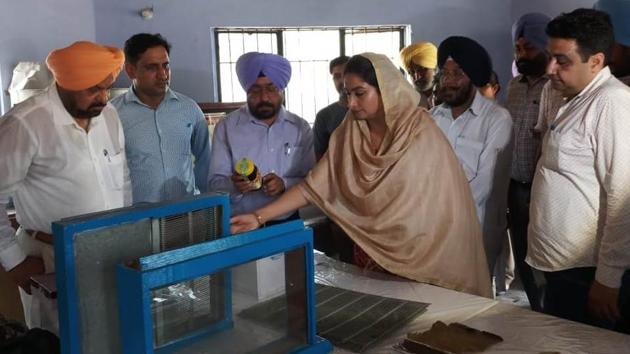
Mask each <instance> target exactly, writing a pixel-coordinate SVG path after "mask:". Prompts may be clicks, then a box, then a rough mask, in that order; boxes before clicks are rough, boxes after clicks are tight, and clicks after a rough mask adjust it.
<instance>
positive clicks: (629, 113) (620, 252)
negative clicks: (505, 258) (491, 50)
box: [526, 9, 630, 326]
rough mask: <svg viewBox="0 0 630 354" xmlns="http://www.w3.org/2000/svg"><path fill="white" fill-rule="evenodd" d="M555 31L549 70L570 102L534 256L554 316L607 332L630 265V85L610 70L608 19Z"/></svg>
mask: <svg viewBox="0 0 630 354" xmlns="http://www.w3.org/2000/svg"><path fill="white" fill-rule="evenodd" d="M547 34H548V35H549V37H550V41H549V44H548V45H547V50H548V52H549V53H550V54H551V57H552V59H551V63H550V65H549V66H548V69H547V73H548V74H549V76H550V79H551V84H552V86H553V87H554V89H556V90H559V91H561V92H562V94H563V96H564V97H566V100H567V101H566V103H564V105H562V106H561V107H560V109H559V111H558V113H557V114H556V115H555V116H554V117H553V119H552V120H551V122H550V124H549V130H548V131H547V133H546V134H545V137H544V139H543V148H542V156H541V158H540V160H539V162H538V167H537V170H536V174H535V176H534V182H533V187H532V201H531V206H530V224H529V230H528V242H529V243H528V254H527V259H526V260H527V262H528V263H529V264H530V265H531V266H532V267H534V268H536V269H539V270H541V271H543V272H545V278H546V280H547V289H546V292H545V301H544V305H543V310H544V311H545V312H547V313H549V314H552V315H555V316H560V317H564V318H567V319H570V320H574V321H580V322H586V323H590V324H594V325H602V326H608V324H606V323H605V322H602V321H608V323H610V322H613V321H615V320H617V319H619V316H620V314H619V308H618V297H619V295H618V294H619V287H620V285H621V278H622V275H623V273H624V271H625V270H627V269H629V268H630V234H629V232H630V139H629V138H628V137H629V136H630V119H628V118H629V117H630V88H628V87H627V86H625V85H624V84H623V83H621V82H620V81H619V80H618V79H616V78H615V77H614V76H612V75H611V73H610V70H609V68H608V66H606V61H607V59H608V58H607V57H606V55H608V54H606V53H607V51H608V48H609V45H610V44H611V43H612V41H613V36H612V28H611V26H610V22H609V20H608V17H607V16H606V15H605V14H603V13H601V12H599V11H596V10H587V9H579V10H575V11H574V12H571V13H569V14H564V15H561V16H559V17H557V18H555V19H554V20H552V21H551V22H550V23H549V25H548V26H547ZM592 38H596V40H595V41H592ZM585 53H586V54H585Z"/></svg>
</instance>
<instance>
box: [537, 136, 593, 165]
mask: <svg viewBox="0 0 630 354" xmlns="http://www.w3.org/2000/svg"><path fill="white" fill-rule="evenodd" d="M580 136H581V135H578V134H577V133H576V134H573V133H571V132H567V133H564V134H559V133H558V132H555V131H553V130H552V131H550V134H549V140H548V141H547V145H546V146H545V149H546V151H545V152H544V155H545V166H546V167H548V168H549V169H552V170H555V171H561V172H572V171H573V172H575V171H576V167H577V166H592V165H593V161H594V155H593V150H592V148H591V147H590V146H589V145H584V142H583V141H582V139H581V138H580Z"/></svg>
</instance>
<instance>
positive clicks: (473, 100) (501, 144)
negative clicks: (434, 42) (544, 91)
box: [431, 36, 512, 275]
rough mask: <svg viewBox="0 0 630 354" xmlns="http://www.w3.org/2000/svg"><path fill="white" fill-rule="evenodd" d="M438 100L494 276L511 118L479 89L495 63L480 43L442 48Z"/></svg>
mask: <svg viewBox="0 0 630 354" xmlns="http://www.w3.org/2000/svg"><path fill="white" fill-rule="evenodd" d="M438 67H439V68H440V75H441V77H440V93H439V95H440V97H441V98H442V100H443V101H444V102H443V103H442V104H441V105H439V106H436V107H434V108H433V109H432V110H431V114H432V116H433V118H434V119H435V122H436V123H437V125H438V126H439V127H440V129H442V132H444V135H445V136H446V137H447V139H448V141H449V142H450V143H451V146H453V150H455V155H457V157H458V158H459V161H460V162H461V164H462V167H463V169H464V172H465V173H466V177H467V178H468V183H469V184H470V190H471V192H472V194H473V198H474V199H475V203H476V204H477V214H478V215H477V216H478V217H479V222H480V223H481V227H482V231H483V241H484V248H485V251H486V257H487V260H488V270H489V272H490V274H491V275H492V274H493V273H494V267H495V263H496V260H497V258H498V256H499V254H500V253H501V250H502V248H503V242H505V240H506V238H507V235H506V234H505V228H506V224H507V219H506V211H507V188H508V182H509V178H510V176H509V172H510V166H511V163H510V161H511V157H512V119H511V118H510V113H509V112H508V111H507V110H506V109H505V108H502V107H501V106H499V105H498V104H497V103H496V102H494V101H491V100H488V99H487V98H485V97H483V96H481V94H480V93H479V92H478V90H477V88H479V87H483V86H485V85H486V84H487V83H488V82H489V81H490V75H491V73H492V61H491V59H490V56H489V55H488V52H486V50H485V49H484V48H483V47H482V46H481V45H480V44H479V43H477V42H476V41H474V40H472V39H470V38H467V37H460V36H453V37H449V38H447V39H446V40H444V41H443V42H442V43H441V44H440V46H439V48H438Z"/></svg>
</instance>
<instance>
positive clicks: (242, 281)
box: [154, 248, 307, 354]
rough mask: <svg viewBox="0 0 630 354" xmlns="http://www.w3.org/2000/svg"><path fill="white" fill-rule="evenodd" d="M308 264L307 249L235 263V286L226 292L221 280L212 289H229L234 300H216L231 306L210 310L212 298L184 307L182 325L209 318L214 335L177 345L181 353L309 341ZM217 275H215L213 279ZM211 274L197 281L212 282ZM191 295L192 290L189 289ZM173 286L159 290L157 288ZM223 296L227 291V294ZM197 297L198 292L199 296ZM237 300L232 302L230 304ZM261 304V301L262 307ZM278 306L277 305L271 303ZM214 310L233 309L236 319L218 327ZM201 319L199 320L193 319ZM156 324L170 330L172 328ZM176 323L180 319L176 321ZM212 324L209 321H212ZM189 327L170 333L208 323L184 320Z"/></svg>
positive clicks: (284, 348) (284, 347) (280, 347)
mask: <svg viewBox="0 0 630 354" xmlns="http://www.w3.org/2000/svg"><path fill="white" fill-rule="evenodd" d="M305 274H306V269H305V260H304V249H303V248H300V249H298V250H295V251H290V252H286V253H284V254H281V255H275V256H273V257H269V258H265V259H260V260H256V261H253V262H249V263H246V264H242V265H239V266H238V267H235V268H232V287H231V289H229V290H231V291H227V292H225V290H226V289H224V288H222V285H221V284H223V283H222V282H220V281H218V282H216V283H214V284H213V285H211V286H214V288H213V290H212V293H215V294H225V296H229V299H230V300H231V301H217V302H215V304H221V306H229V307H228V308H227V310H228V311H225V310H226V309H225V308H220V307H216V308H214V312H213V311H212V310H211V311H208V308H209V307H208V306H207V304H208V302H206V303H203V305H201V306H197V307H195V306H190V305H189V307H187V308H185V309H184V310H183V311H180V313H179V316H178V319H179V321H180V322H179V326H182V324H183V323H191V322H195V321H197V322H196V324H201V323H205V326H206V330H207V331H208V335H205V336H201V337H200V339H199V340H197V341H193V342H191V343H190V344H188V343H187V344H186V345H185V347H180V348H178V349H175V350H174V351H173V353H178V354H192V353H195V354H206V353H207V354H210V353H234V354H240V353H266V354H275V353H278V354H280V353H288V352H292V351H295V350H296V349H299V348H301V347H304V346H306V345H307V321H306V314H307V310H306V278H305ZM212 278H216V275H211V276H210V279H212ZM207 279H208V277H207V276H206V277H202V278H199V279H195V280H194V281H193V282H194V283H196V282H199V283H205V284H207V281H208V280H207ZM184 290H185V291H187V294H190V291H189V290H190V289H186V288H184ZM160 291H161V292H166V293H167V294H169V293H172V292H173V291H171V290H169V287H165V288H162V289H159V290H158V289H156V290H155V291H154V294H155V293H156V292H160ZM222 296H223V295H222ZM195 297H197V296H196V295H195ZM196 302H199V300H197V299H192V297H190V296H188V298H186V299H185V300H182V301H180V303H185V304H190V303H196ZM230 304H231V305H230ZM257 305H259V306H257ZM271 305H273V306H271ZM213 314H231V316H230V317H228V319H231V320H232V321H233V323H232V325H231V326H223V327H217V328H216V329H217V330H216V331H214V330H213V327H212V323H213V321H215V322H214V323H218V322H217V321H218V320H220V319H219V318H218V317H216V316H215V317H213ZM193 319H195V320H193ZM156 325H157V327H154V329H157V330H162V331H163V332H168V331H166V328H165V327H164V328H161V329H160V328H158V327H159V324H156ZM172 325H175V323H172ZM208 325H209V326H208ZM183 327H186V330H181V328H180V329H178V334H177V335H174V336H171V333H172V332H171V333H169V336H170V337H171V339H175V340H176V339H177V338H176V337H179V338H184V337H186V336H187V335H189V334H192V333H193V332H195V331H197V333H199V331H198V330H199V329H201V327H203V326H199V327H195V326H189V325H188V324H186V325H184V326H183Z"/></svg>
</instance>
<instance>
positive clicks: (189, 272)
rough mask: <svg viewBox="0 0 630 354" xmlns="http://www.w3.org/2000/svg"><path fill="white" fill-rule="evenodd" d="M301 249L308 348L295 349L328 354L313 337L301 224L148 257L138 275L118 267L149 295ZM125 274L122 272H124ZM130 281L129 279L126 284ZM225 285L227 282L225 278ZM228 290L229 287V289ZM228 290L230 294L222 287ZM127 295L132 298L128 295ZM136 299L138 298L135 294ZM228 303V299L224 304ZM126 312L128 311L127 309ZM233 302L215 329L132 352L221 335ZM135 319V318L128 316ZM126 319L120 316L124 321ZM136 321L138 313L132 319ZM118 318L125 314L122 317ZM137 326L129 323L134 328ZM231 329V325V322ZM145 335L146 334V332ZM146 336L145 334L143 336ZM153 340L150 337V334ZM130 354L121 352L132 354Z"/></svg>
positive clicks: (308, 260) (308, 241) (309, 246)
mask: <svg viewBox="0 0 630 354" xmlns="http://www.w3.org/2000/svg"><path fill="white" fill-rule="evenodd" d="M300 248H303V249H304V253H305V258H304V262H305V267H304V269H305V272H306V274H305V276H306V281H307V284H305V285H306V305H307V307H308V308H307V311H306V315H307V317H308V318H307V328H306V330H307V342H308V344H309V345H308V346H307V347H303V348H298V349H296V350H295V351H294V353H296V354H322V353H329V352H331V351H332V346H331V345H330V343H329V342H327V341H325V340H323V339H321V338H319V337H317V336H316V335H315V330H316V328H315V327H316V325H315V324H316V319H315V295H314V294H315V288H314V260H313V232H312V230H311V229H305V228H304V225H303V223H302V222H301V221H296V222H291V223H285V224H280V225H277V226H274V227H269V228H264V229H261V230H256V231H252V232H249V233H245V234H242V235H238V236H234V237H228V238H223V239H219V240H215V241H211V242H206V243H202V244H197V245H193V246H189V247H186V248H184V249H179V250H175V251H169V252H165V253H168V254H166V255H165V254H161V255H151V256H147V257H142V258H141V259H140V260H139V264H141V265H142V267H140V269H136V268H130V267H127V266H126V265H119V266H118V267H119V269H120V270H121V272H119V274H124V273H125V272H129V273H136V274H137V275H138V277H136V278H133V280H134V281H137V282H141V283H142V288H143V289H144V291H145V292H146V293H148V294H150V292H151V289H156V288H161V287H164V286H167V285H170V284H177V283H181V282H184V281H188V280H192V279H196V278H199V277H202V276H205V275H211V274H215V273H217V272H221V271H226V270H229V269H230V268H232V267H234V266H237V265H241V264H244V263H248V262H251V261H254V260H257V259H262V258H266V257H269V256H272V255H274V254H278V253H286V252H290V251H294V250H297V249H300ZM122 270H124V272H123V271H122ZM130 279H131V278H130ZM226 279H229V277H226ZM227 285H228V286H229V285H231V284H227ZM226 289H229V288H228V287H226ZM129 295H130V294H129ZM129 295H126V294H124V291H122V292H119V300H118V301H119V302H121V303H122V302H128V303H129V302H130V301H128V300H127V298H128V296H129ZM134 296H138V295H137V294H135V295H134ZM226 296H229V297H227V298H230V297H231V293H230V292H229V291H226ZM227 298H226V299H227ZM126 306H129V305H126ZM144 306H146V309H145V311H150V304H144ZM231 307H232V305H231V300H230V302H229V303H228V302H226V312H225V315H226V317H225V318H224V321H222V322H221V323H220V324H219V325H214V326H210V327H208V328H207V329H206V330H205V331H199V332H197V333H193V334H191V335H189V336H188V337H186V338H182V339H181V340H178V341H176V342H173V343H170V344H168V345H166V346H164V347H162V348H159V349H158V350H155V351H154V350H153V348H147V349H146V351H138V349H136V348H134V350H136V351H135V352H134V353H138V354H153V353H157V354H164V353H168V352H171V351H172V350H174V348H181V347H185V346H187V345H189V344H191V343H192V342H194V341H197V340H199V339H201V338H203V337H204V336H207V335H210V334H212V333H216V332H217V331H221V330H225V329H227V328H229V326H224V324H225V323H227V322H226V321H229V320H231V318H232V313H231ZM131 313H132V314H134V313H133V312H131ZM127 315H128V314H124V316H127ZM134 315H135V316H137V313H135V314H134ZM121 316H123V314H122V313H121ZM145 320H146V321H147V322H145V323H144V324H143V325H142V327H144V328H145V329H146V328H149V329H151V328H152V326H153V325H152V322H151V321H152V319H151V318H146V317H145ZM137 322H138V320H137V319H136V320H134V321H130V323H137ZM230 325H231V322H230ZM145 331H146V330H145ZM146 333H149V332H146ZM150 334H151V335H152V332H150ZM121 335H122V336H123V337H125V336H133V335H134V334H133V332H132V331H129V332H124V333H121ZM131 352H132V351H129V352H127V351H125V353H131Z"/></svg>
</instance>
